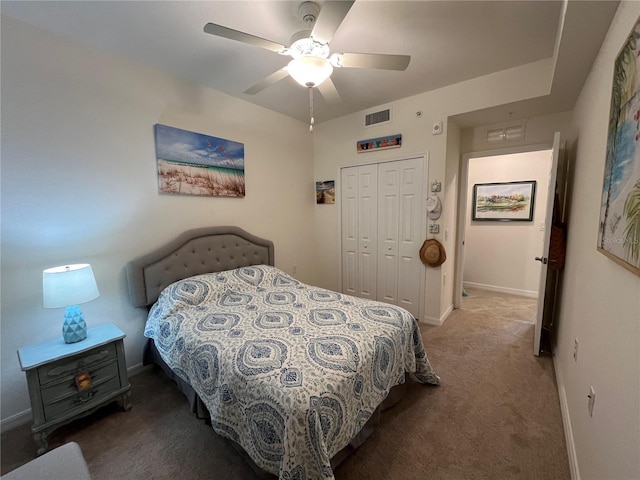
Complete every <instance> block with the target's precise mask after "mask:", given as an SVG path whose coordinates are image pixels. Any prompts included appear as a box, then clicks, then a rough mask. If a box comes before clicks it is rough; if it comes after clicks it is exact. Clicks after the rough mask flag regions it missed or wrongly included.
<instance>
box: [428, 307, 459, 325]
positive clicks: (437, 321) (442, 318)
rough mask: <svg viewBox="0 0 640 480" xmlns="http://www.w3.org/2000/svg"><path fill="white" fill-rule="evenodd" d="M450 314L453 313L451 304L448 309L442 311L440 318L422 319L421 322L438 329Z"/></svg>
mask: <svg viewBox="0 0 640 480" xmlns="http://www.w3.org/2000/svg"><path fill="white" fill-rule="evenodd" d="M451 312H453V303H452V304H451V305H449V307H448V308H447V309H446V310H445V311H444V313H443V314H442V315H440V318H437V317H424V318H423V319H422V320H421V322H422V323H426V324H427V325H435V326H436V327H439V326H440V325H442V324H443V323H444V321H445V320H446V319H447V318H448V317H449V315H451Z"/></svg>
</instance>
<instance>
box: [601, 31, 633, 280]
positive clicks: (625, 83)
mask: <svg viewBox="0 0 640 480" xmlns="http://www.w3.org/2000/svg"><path fill="white" fill-rule="evenodd" d="M639 40H640V20H639V21H638V22H636V24H635V26H634V28H633V30H632V32H631V34H630V35H629V37H628V38H627V40H626V42H625V44H624V45H623V47H622V49H621V50H620V53H619V54H618V56H617V57H616V61H615V64H614V73H613V86H612V90H611V109H610V113H609V129H608V133H607V150H606V158H605V168H604V181H603V186H602V202H601V205H600V226H599V229H598V247H597V248H598V251H599V252H601V253H603V254H604V255H606V256H607V257H609V258H611V259H612V260H614V261H615V262H616V263H619V264H620V265H622V266H623V267H625V268H627V269H628V270H631V271H632V272H633V273H635V274H636V275H640V146H639V141H640V58H639V56H640V42H639Z"/></svg>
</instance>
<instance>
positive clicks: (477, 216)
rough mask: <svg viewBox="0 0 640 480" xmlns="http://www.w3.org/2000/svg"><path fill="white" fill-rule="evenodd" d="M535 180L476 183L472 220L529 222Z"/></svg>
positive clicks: (534, 191) (531, 214) (531, 212)
mask: <svg viewBox="0 0 640 480" xmlns="http://www.w3.org/2000/svg"><path fill="white" fill-rule="evenodd" d="M535 195H536V182H535V180H527V181H521V182H501V183H477V184H475V185H474V186H473V204H472V211H473V220H476V221H480V220H486V221H499V222H514V221H521V222H531V221H532V220H533V202H534V199H535Z"/></svg>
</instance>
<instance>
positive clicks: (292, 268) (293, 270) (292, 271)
mask: <svg viewBox="0 0 640 480" xmlns="http://www.w3.org/2000/svg"><path fill="white" fill-rule="evenodd" d="M291 273H293V274H294V275H295V274H296V273H298V265H296V264H294V265H293V266H292V267H291Z"/></svg>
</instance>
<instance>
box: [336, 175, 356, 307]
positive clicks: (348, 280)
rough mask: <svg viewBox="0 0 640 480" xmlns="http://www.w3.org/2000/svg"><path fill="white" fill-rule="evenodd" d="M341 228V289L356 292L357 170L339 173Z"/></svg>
mask: <svg viewBox="0 0 640 480" xmlns="http://www.w3.org/2000/svg"><path fill="white" fill-rule="evenodd" d="M340 184H341V192H342V195H341V228H342V246H341V248H342V291H343V292H344V293H347V294H349V295H357V293H358V170H357V169H356V168H345V169H343V170H342V172H341V175H340Z"/></svg>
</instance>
